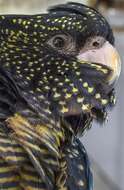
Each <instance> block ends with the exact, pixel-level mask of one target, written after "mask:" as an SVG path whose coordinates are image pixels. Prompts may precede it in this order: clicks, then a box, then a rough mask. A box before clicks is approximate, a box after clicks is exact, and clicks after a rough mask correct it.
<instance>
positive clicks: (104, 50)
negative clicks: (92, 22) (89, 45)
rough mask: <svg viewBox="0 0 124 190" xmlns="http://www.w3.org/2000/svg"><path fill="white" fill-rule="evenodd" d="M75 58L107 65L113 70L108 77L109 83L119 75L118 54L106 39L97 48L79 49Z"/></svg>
mask: <svg viewBox="0 0 124 190" xmlns="http://www.w3.org/2000/svg"><path fill="white" fill-rule="evenodd" d="M77 58H78V60H79V61H89V62H91V63H93V62H94V63H99V64H101V65H106V66H108V67H109V68H110V69H111V70H112V71H113V72H112V74H111V76H110V77H109V81H108V82H109V84H112V83H114V82H115V81H116V80H117V79H118V77H119V75H120V72H121V60H120V56H119V54H118V52H117V50H116V49H115V47H113V46H112V45H111V44H110V43H109V42H108V41H107V42H105V43H104V45H103V46H102V47H101V48H99V49H92V50H88V51H85V52H83V50H81V51H80V53H79V55H78V56H77Z"/></svg>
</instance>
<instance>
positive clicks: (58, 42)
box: [47, 34, 76, 54]
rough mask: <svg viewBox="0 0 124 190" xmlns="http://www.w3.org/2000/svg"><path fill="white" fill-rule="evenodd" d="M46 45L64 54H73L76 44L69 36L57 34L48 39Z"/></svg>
mask: <svg viewBox="0 0 124 190" xmlns="http://www.w3.org/2000/svg"><path fill="white" fill-rule="evenodd" d="M47 44H48V45H49V46H51V47H52V48H53V49H55V50H57V51H58V52H61V53H64V54H68V53H74V52H75V51H76V42H75V40H74V39H73V37H72V36H70V35H65V34H57V35H55V36H53V37H52V38H50V39H49V40H48V41H47Z"/></svg>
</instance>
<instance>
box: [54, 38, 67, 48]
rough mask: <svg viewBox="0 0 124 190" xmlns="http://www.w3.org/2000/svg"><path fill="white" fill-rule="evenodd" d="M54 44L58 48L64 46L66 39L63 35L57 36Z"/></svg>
mask: <svg viewBox="0 0 124 190" xmlns="http://www.w3.org/2000/svg"><path fill="white" fill-rule="evenodd" d="M53 45H54V46H55V47H56V48H60V49H61V48H63V47H64V46H65V40H64V39H63V38H62V37H61V36H56V37H55V38H54V39H53Z"/></svg>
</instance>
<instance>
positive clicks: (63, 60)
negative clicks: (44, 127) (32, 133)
mask: <svg viewBox="0 0 124 190" xmlns="http://www.w3.org/2000/svg"><path fill="white" fill-rule="evenodd" d="M1 26H2V30H1V33H2V40H3V42H2V43H1V62H4V66H5V67H6V68H7V69H8V70H9V71H10V72H11V73H12V74H13V77H14V80H15V81H16V82H17V83H18V86H19V88H21V93H22V94H23V97H24V98H25V99H26V101H27V102H28V104H29V105H30V106H31V107H32V108H33V109H34V110H35V111H37V112H39V113H40V116H43V117H44V116H45V117H44V118H46V117H47V119H48V118H49V120H51V119H50V118H56V119H57V120H59V119H60V118H62V120H63V121H65V123H67V124H69V125H70V126H71V127H72V128H73V130H74V131H75V132H76V133H77V132H78V131H83V130H84V128H85V127H86V126H87V124H88V125H89V123H90V121H91V120H92V119H93V118H96V119H97V120H99V119H102V120H104V118H105V114H106V109H107V107H108V106H111V105H112V104H114V101H115V97H114V93H113V87H114V83H115V81H116V79H117V78H118V76H119V74H120V59H119V55H118V53H117V51H116V49H115V47H114V37H113V33H112V30H111V28H110V26H109V24H108V23H107V21H106V20H105V19H104V17H103V16H102V15H101V14H100V13H98V12H97V11H96V10H94V9H93V8H89V7H87V6H85V5H82V4H78V3H67V4H62V5H57V6H55V7H52V8H51V9H49V11H48V13H46V14H42V15H34V16H31V15H30V16H13V15H11V16H5V17H4V16H3V17H1ZM4 39H7V40H5V41H4Z"/></svg>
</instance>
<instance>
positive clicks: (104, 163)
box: [0, 0, 124, 190]
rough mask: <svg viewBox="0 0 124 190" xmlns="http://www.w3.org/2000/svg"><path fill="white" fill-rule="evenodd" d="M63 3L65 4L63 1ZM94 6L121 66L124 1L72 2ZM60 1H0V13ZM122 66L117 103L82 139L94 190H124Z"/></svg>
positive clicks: (32, 9) (40, 7) (42, 8)
mask: <svg viewBox="0 0 124 190" xmlns="http://www.w3.org/2000/svg"><path fill="white" fill-rule="evenodd" d="M62 2H66V1H65V0H63V1H62ZM73 2H80V3H84V4H87V5H90V6H93V7H95V8H97V9H99V11H100V12H101V13H102V14H103V15H104V16H105V17H106V18H107V20H108V21H109V23H110V24H111V26H112V28H113V30H114V34H115V38H116V46H117V49H118V51H119V52H120V55H121V59H122V62H123V63H124V0H89V1H88V0H73ZM59 3H61V0H21V1H20V0H0V14H9V13H18V14H35V13H36V14H37V13H41V12H45V11H46V9H47V7H48V6H50V5H54V4H59ZM123 67H124V64H123V65H122V72H121V77H120V79H119V83H118V86H117V96H118V102H117V105H116V107H115V108H114V110H113V111H112V112H111V113H110V114H109V119H108V122H107V123H106V124H105V126H104V127H100V126H99V125H98V124H94V125H93V127H92V129H91V130H90V131H89V132H88V133H87V134H86V135H85V136H84V137H83V138H82V142H83V144H84V145H85V147H86V149H87V151H88V153H89V156H90V158H91V163H92V167H93V173H94V190H124V126H123V125H124V124H123V123H124V69H123Z"/></svg>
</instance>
